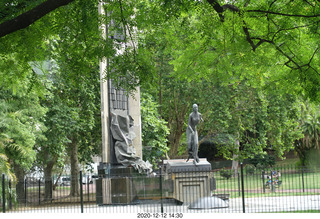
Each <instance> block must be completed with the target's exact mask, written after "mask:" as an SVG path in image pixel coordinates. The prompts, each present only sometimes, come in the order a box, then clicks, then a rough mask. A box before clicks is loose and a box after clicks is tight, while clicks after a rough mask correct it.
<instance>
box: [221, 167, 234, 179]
mask: <svg viewBox="0 0 320 219" xmlns="http://www.w3.org/2000/svg"><path fill="white" fill-rule="evenodd" d="M219 173H220V176H222V177H223V178H226V179H227V180H228V179H230V178H231V177H232V174H233V171H232V170H229V169H225V168H223V169H221V170H220V171H219Z"/></svg>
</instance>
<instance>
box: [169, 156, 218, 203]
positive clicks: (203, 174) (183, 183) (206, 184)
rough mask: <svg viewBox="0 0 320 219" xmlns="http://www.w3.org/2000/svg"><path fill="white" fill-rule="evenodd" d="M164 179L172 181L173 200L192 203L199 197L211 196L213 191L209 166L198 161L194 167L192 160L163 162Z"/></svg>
mask: <svg viewBox="0 0 320 219" xmlns="http://www.w3.org/2000/svg"><path fill="white" fill-rule="evenodd" d="M163 164H164V169H163V171H164V175H165V179H167V180H172V181H173V194H172V196H173V198H174V199H176V200H178V201H180V202H183V203H192V202H194V201H196V200H198V199H199V198H201V197H209V196H211V191H212V190H215V179H214V176H213V173H212V172H211V164H210V163H209V162H208V161H207V160H206V159H200V162H199V163H197V164H196V165H195V164H194V163H193V160H189V161H188V162H186V160H182V159H181V160H164V161H163Z"/></svg>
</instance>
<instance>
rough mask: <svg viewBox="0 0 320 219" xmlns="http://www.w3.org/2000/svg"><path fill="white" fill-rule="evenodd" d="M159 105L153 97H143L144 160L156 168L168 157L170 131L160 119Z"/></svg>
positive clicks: (143, 95)
mask: <svg viewBox="0 0 320 219" xmlns="http://www.w3.org/2000/svg"><path fill="white" fill-rule="evenodd" d="M158 107H159V106H158V105H157V104H156V102H154V100H153V98H152V96H151V95H149V94H147V93H142V95H141V124H142V145H143V157H144V160H148V161H150V162H151V163H152V165H153V166H154V167H157V163H158V162H159V161H160V159H161V158H164V157H166V154H167V152H168V151H169V148H168V146H167V135H168V134H169V129H168V127H167V126H166V121H165V120H163V119H161V118H160V114H159V113H158Z"/></svg>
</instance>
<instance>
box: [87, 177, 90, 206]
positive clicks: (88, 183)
mask: <svg viewBox="0 0 320 219" xmlns="http://www.w3.org/2000/svg"><path fill="white" fill-rule="evenodd" d="M89 185H90V178H89V176H87V191H88V202H89V199H90V194H89V192H90V189H89Z"/></svg>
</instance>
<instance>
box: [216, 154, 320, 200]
mask: <svg viewBox="0 0 320 219" xmlns="http://www.w3.org/2000/svg"><path fill="white" fill-rule="evenodd" d="M293 162H295V161H292V160H291V161H290V162H286V164H287V165H288V164H290V163H291V164H292V163H293ZM281 164H283V162H282V163H281ZM276 170H277V171H279V172H280V173H281V176H280V177H279V181H282V184H281V186H279V188H275V190H274V191H271V190H270V189H268V187H264V184H265V183H266V182H267V179H265V178H262V172H261V171H260V170H256V172H255V173H254V174H253V175H247V174H246V173H244V189H245V192H246V197H249V196H250V197H255V196H270V195H272V196H279V195H281V196H283V195H307V194H308V195H310V194H320V180H319V179H320V171H319V169H313V170H312V171H306V170H304V171H303V172H302V171H301V170H300V169H298V168H295V167H290V168H284V167H280V166H278V167H276ZM270 172H271V170H270ZM268 175H271V173H270V174H268ZM215 179H216V187H217V190H216V192H217V193H228V194H230V198H232V197H239V191H241V178H238V177H232V178H230V179H228V180H227V179H226V178H224V177H222V176H220V174H219V172H216V173H215Z"/></svg>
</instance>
